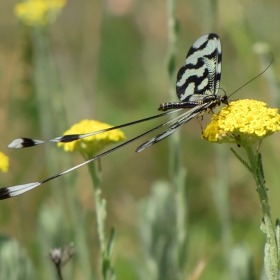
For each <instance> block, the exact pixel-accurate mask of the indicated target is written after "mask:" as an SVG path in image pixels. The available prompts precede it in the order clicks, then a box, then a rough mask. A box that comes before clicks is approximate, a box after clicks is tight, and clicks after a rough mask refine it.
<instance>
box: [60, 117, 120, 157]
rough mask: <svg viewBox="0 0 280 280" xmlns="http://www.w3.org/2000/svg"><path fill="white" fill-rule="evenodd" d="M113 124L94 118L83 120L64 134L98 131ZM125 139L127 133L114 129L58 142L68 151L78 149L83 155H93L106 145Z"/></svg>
mask: <svg viewBox="0 0 280 280" xmlns="http://www.w3.org/2000/svg"><path fill="white" fill-rule="evenodd" d="M110 127H112V126H110V125H108V124H106V123H101V122H98V121H94V120H82V121H81V122H80V123H77V124H74V125H73V126H72V127H71V128H70V129H69V130H67V131H66V132H65V133H64V135H69V134H85V133H89V132H92V131H98V130H102V129H106V128H110ZM122 140H125V135H124V133H123V132H122V131H121V130H120V129H114V130H111V131H108V132H104V133H100V134H96V135H93V136H89V137H86V138H83V139H80V140H77V141H73V142H70V143H58V144H57V145H58V146H59V147H61V146H63V147H64V150H65V151H66V152H72V151H74V150H78V151H79V152H81V153H82V154H83V155H87V156H89V157H91V156H93V155H94V154H96V153H97V152H99V151H100V150H102V149H103V148H104V147H106V146H108V145H110V144H113V143H116V142H119V141H122Z"/></svg>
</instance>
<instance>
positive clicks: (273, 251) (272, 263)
mask: <svg viewBox="0 0 280 280" xmlns="http://www.w3.org/2000/svg"><path fill="white" fill-rule="evenodd" d="M244 149H245V151H246V153H247V156H248V159H249V163H250V166H251V170H252V175H253V177H254V179H255V182H256V185H257V192H258V194H259V198H260V202H261V207H262V212H263V220H262V221H263V223H262V225H261V230H262V231H263V232H264V233H265V234H266V238H267V241H266V244H265V255H264V262H265V269H266V274H267V276H268V279H269V280H272V279H273V280H276V279H279V274H278V255H277V244H276V236H275V230H274V226H273V223H272V218H271V214H270V206H269V202H268V195H267V188H266V186H265V180H264V175H263V168H262V160H261V155H260V154H259V153H258V152H257V154H255V153H254V152H253V149H252V147H251V146H250V147H244Z"/></svg>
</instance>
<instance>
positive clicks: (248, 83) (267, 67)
mask: <svg viewBox="0 0 280 280" xmlns="http://www.w3.org/2000/svg"><path fill="white" fill-rule="evenodd" d="M271 56H272V59H271V61H270V63H269V64H268V66H267V67H266V68H265V69H264V70H263V71H262V72H261V73H259V74H258V75H257V76H255V77H254V78H252V79H251V80H250V81H248V82H247V83H245V84H244V85H243V86H241V87H239V88H238V89H237V90H235V91H234V92H233V93H231V94H230V95H229V96H228V98H230V97H231V96H232V95H233V94H234V93H236V92H237V91H239V90H240V89H242V88H244V87H245V86H247V85H248V84H250V83H251V82H253V81H254V80H255V79H257V78H258V77H259V76H261V75H262V74H263V73H264V72H265V71H266V70H267V69H268V68H269V67H270V66H271V64H272V62H273V60H274V55H273V53H271ZM223 91H224V90H223ZM224 92H225V91H224Z"/></svg>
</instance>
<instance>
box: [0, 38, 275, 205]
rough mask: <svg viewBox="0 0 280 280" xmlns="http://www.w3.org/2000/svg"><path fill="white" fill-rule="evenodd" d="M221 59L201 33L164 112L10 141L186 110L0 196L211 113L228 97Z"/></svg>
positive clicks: (21, 143) (31, 142) (215, 44)
mask: <svg viewBox="0 0 280 280" xmlns="http://www.w3.org/2000/svg"><path fill="white" fill-rule="evenodd" d="M221 62H222V52H221V42H220V38H219V36H218V35H217V34H214V33H210V34H207V35H204V36H202V37H200V38H198V39H197V41H196V42H195V43H194V44H193V45H192V47H191V48H190V50H189V51H188V53H187V56H186V63H185V65H184V66H183V67H182V68H180V70H179V72H178V74H177V83H176V92H177V96H178V98H179V100H180V101H179V102H169V103H161V104H160V107H159V109H158V110H160V111H164V113H162V114H159V115H155V116H152V117H148V118H144V119H140V120H136V121H134V122H129V123H126V124H122V125H118V126H115V127H111V128H107V129H104V130H99V131H95V132H90V133H86V134H72V135H64V136H61V137H56V138H54V139H50V140H47V141H42V140H36V139H30V138H18V139H15V140H14V141H13V142H12V143H11V144H9V146H8V147H9V148H26V147H32V146H36V145H39V144H43V143H45V142H64V143H66V142H72V141H75V140H79V139H82V138H85V137H88V136H92V135H95V134H99V133H103V132H107V131H110V130H113V129H117V128H122V127H126V126H130V125H134V124H137V123H141V122H145V121H149V120H152V119H156V118H159V117H162V116H166V115H169V114H172V113H174V112H178V111H180V110H183V109H189V110H188V111H186V112H184V113H183V114H181V115H179V116H176V117H174V118H173V119H171V120H169V121H167V122H165V123H163V124H161V125H158V126H157V127H155V128H153V129H151V130H149V131H147V132H145V133H143V134H140V135H138V136H137V137H134V138H132V139H130V140H128V141H126V142H124V143H122V144H120V145H118V146H116V147H114V148H112V149H110V150H108V151H105V152H104V153H101V154H99V155H97V156H95V157H93V158H91V159H89V160H87V161H85V162H83V163H81V164H79V165H76V166H74V167H72V168H70V169H68V170H66V171H64V172H61V173H58V174H56V175H54V176H52V177H50V178H47V179H45V180H43V181H40V182H33V183H27V184H23V185H17V186H11V187H6V188H2V189H0V199H7V198H11V197H14V196H17V195H20V194H23V193H25V192H27V191H29V190H31V189H34V188H36V187H38V186H40V185H42V184H44V183H46V182H48V181H51V180H53V179H55V178H57V177H60V176H62V175H64V174H67V173H69V172H71V171H73V170H75V169H77V168H79V167H81V166H84V165H86V164H88V163H90V162H92V161H94V160H96V159H99V158H101V157H103V156H105V155H107V154H109V153H111V152H113V151H115V150H117V149H120V148H122V147H124V146H126V145H128V144H129V143H131V142H134V141H136V140H138V139H140V138H142V137H144V136H146V135H148V134H150V133H151V132H153V131H155V130H157V129H159V128H162V127H164V126H166V125H168V124H170V123H172V122H174V123H173V124H172V125H171V126H170V127H169V128H168V129H166V130H165V131H163V132H162V133H160V134H158V135H156V136H155V137H153V138H151V139H150V140H148V141H146V142H145V143H143V144H142V145H140V146H139V147H138V148H137V149H136V152H141V151H142V150H144V149H145V148H147V147H149V146H151V145H153V144H155V143H157V142H159V141H161V140H163V139H164V138H166V137H168V136H169V135H171V134H172V133H174V132H175V131H177V130H178V129H179V128H180V127H181V126H183V125H184V124H185V123H187V122H188V121H190V120H191V119H193V118H195V117H199V116H200V115H202V114H203V113H204V112H206V111H207V110H208V111H210V112H213V109H214V108H216V107H218V106H220V105H221V104H225V105H228V98H229V96H227V95H226V94H225V95H223V96H220V95H218V91H219V86H220V80H221ZM269 66H270V65H269ZM269 66H268V67H269ZM266 69H267V68H266ZM266 69H265V70H266ZM265 70H264V71H265ZM264 71H263V72H264ZM263 72H262V73H263ZM262 73H261V74H262ZM261 74H259V75H261ZM259 75H257V76H256V77H255V78H257V77H258V76H259ZM255 78H253V79H252V80H254V79H255ZM252 80H250V81H249V82H251V81H252ZM249 82H247V83H246V84H244V85H243V86H242V87H244V86H245V85H247V84H248V83H249ZM242 87H240V88H242ZM240 88H239V89H240ZM239 89H237V90H239ZM237 90H236V91H237ZM236 91H234V92H233V93H235V92H236ZM233 93H232V94H233ZM232 94H231V95H232ZM231 95H230V96H231ZM170 109H175V110H172V111H168V110H170ZM165 111H168V112H165Z"/></svg>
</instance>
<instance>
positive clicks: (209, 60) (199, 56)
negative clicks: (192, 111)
mask: <svg viewBox="0 0 280 280" xmlns="http://www.w3.org/2000/svg"><path fill="white" fill-rule="evenodd" d="M221 62H222V50H221V42H220V38H219V36H218V35H217V34H214V33H210V34H208V35H204V36H202V37H200V38H199V39H198V40H197V41H196V42H195V43H194V44H193V45H192V47H191V48H190V50H189V52H188V54H187V57H186V64H185V65H184V66H183V67H182V68H181V69H180V70H179V72H178V74H177V84H176V91H177V96H178V98H179V99H180V100H181V101H190V99H191V98H192V95H193V94H201V95H205V94H208V95H209V94H212V95H214V94H215V95H216V94H217V92H218V90H219V86H220V80H221V66H222V64H221Z"/></svg>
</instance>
